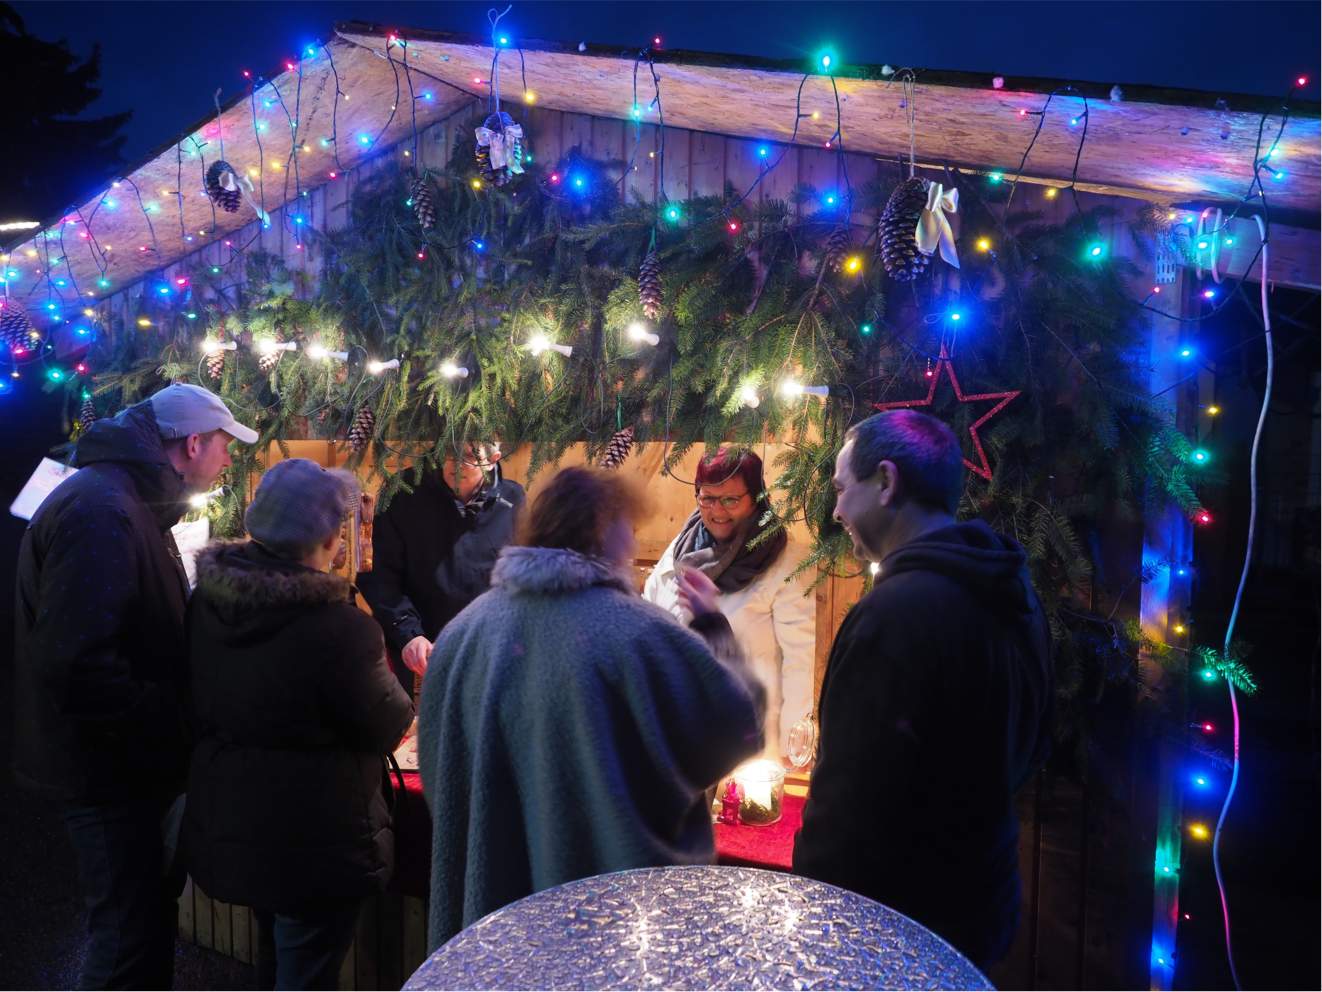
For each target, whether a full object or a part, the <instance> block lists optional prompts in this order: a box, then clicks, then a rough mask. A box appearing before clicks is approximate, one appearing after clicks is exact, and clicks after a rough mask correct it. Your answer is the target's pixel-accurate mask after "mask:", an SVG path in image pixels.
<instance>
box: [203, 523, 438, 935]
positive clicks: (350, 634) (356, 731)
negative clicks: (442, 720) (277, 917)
mask: <svg viewBox="0 0 1322 992" xmlns="http://www.w3.org/2000/svg"><path fill="white" fill-rule="evenodd" d="M197 575H198V582H197V590H196V592H195V593H194V594H193V600H192V603H190V604H189V610H188V644H189V654H190V662H191V665H192V669H193V698H194V702H195V706H196V712H197V730H198V744H197V747H196V748H195V749H194V751H193V763H192V768H191V769H190V771H189V776H188V803H187V806H186V808H185V812H184V847H185V853H186V856H187V857H188V863H189V870H190V872H191V874H192V876H193V878H194V879H195V880H196V881H197V883H198V885H199V886H201V887H202V890H203V891H205V892H206V893H207V894H208V895H209V896H211V897H212V898H214V899H220V900H222V901H224V902H235V903H241V904H243V905H247V906H252V907H254V908H255V909H259V910H264V911H267V912H275V913H282V912H283V913H297V912H299V911H301V910H305V909H307V908H315V907H317V906H318V905H324V904H325V903H327V902H331V901H341V902H342V901H344V900H346V899H351V898H354V897H357V896H365V895H368V894H371V893H373V892H378V891H380V890H381V889H382V888H384V886H385V884H386V882H387V881H389V879H390V875H391V872H392V871H393V869H394V860H395V858H394V835H393V833H392V832H391V826H390V806H389V800H388V798H387V795H388V793H387V791H386V790H388V789H389V783H388V781H387V779H386V776H385V764H384V758H383V755H384V752H386V751H388V750H390V749H391V748H393V747H394V746H395V744H397V743H398V741H399V739H400V737H401V736H402V735H403V733H404V731H405V729H406V728H407V727H408V725H409V721H410V720H411V719H412V718H413V705H412V703H411V702H410V701H409V698H408V696H406V695H405V694H404V691H403V690H402V689H401V688H400V686H399V683H398V682H397V681H396V679H395V677H394V676H393V675H392V674H391V672H390V669H389V667H388V666H387V665H386V660H385V649H384V646H383V644H382V643H381V632H380V630H379V629H378V628H377V625H376V623H374V622H373V620H372V618H371V617H369V616H367V615H366V614H365V613H363V612H362V611H360V610H359V609H358V608H357V607H355V606H354V605H353V604H352V601H351V596H352V587H351V586H350V585H349V583H348V582H347V581H346V580H344V579H342V578H340V577H338V576H335V575H328V574H326V573H324V572H318V571H316V570H314V569H311V568H308V567H307V566H304V565H300V564H297V563H293V562H289V561H286V560H283V559H280V558H276V557H274V556H272V555H270V554H268V553H267V552H265V551H263V550H262V549H261V548H260V547H259V546H258V545H256V544H252V543H237V544H220V545H213V546H212V547H210V548H208V549H207V550H206V551H204V552H203V553H202V555H201V556H199V559H198V571H197Z"/></svg>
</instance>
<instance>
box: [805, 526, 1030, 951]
mask: <svg viewBox="0 0 1322 992" xmlns="http://www.w3.org/2000/svg"><path fill="white" fill-rule="evenodd" d="M1051 691H1052V678H1051V664H1050V637H1049V634H1048V630H1047V626H1046V622H1045V618H1044V615H1043V612H1042V607H1041V604H1040V603H1039V602H1038V599H1037V595H1036V594H1035V593H1034V591H1033V588H1032V586H1031V585H1030V584H1029V580H1028V573H1027V570H1026V568H1025V555H1024V551H1023V549H1022V548H1020V547H1019V545H1018V544H1016V543H1015V542H1013V541H1011V540H1009V539H1007V538H1004V537H1001V536H1000V535H998V534H996V533H995V532H994V531H993V530H992V529H991V528H990V527H988V526H987V525H986V524H984V523H982V522H981V521H972V522H969V523H961V524H955V525H952V526H950V527H945V528H942V529H940V530H937V531H933V532H931V533H929V534H926V535H924V536H923V537H921V538H919V539H918V540H916V541H914V542H912V543H910V544H907V545H905V546H904V547H902V548H900V549H899V550H897V551H895V552H894V553H892V554H891V555H890V556H888V557H887V558H886V559H885V560H884V561H883V562H882V563H881V571H880V575H879V577H878V580H877V584H876V587H875V588H874V589H873V590H872V592H870V593H869V594H868V595H867V596H865V597H864V598H863V600H862V601H861V602H859V603H858V605H856V606H855V607H854V608H853V609H852V610H851V611H850V612H849V614H848V616H846V617H845V621H844V623H843V624H842V625H841V627H840V632H839V634H837V635H836V639H835V644H834V645H833V646H832V649H831V656H830V659H829V661H828V662H827V669H826V675H825V679H824V681H823V683H822V694H821V702H820V707H819V714H820V719H821V747H820V751H819V754H818V759H817V765H816V767H815V769H814V770H813V775H812V783H811V786H810V790H809V794H808V801H807V805H806V806H805V808H804V815H803V828H802V830H801V831H800V832H799V835H798V837H797V838H796V842H795V846H794V870H795V871H796V872H798V873H800V874H803V875H810V876H812V877H814V878H818V879H821V880H822V881H825V882H831V883H833V884H835V885H839V886H842V887H844V888H847V889H852V890H854V891H855V892H860V893H862V894H863V895H866V896H869V897H871V898H873V899H876V900H877V901H879V902H882V903H885V904H886V905H887V906H890V907H892V908H894V909H897V910H899V911H900V912H902V913H906V914H907V915H909V916H911V917H913V918H914V919H916V920H917V921H918V922H919V923H922V924H923V925H925V926H927V927H930V928H931V929H933V930H935V931H936V932H937V933H939V934H940V935H941V936H943V937H945V938H946V939H947V940H949V941H950V942H951V943H953V944H954V945H955V946H956V947H958V948H959V949H960V950H962V951H963V952H964V953H965V954H967V955H968V956H969V957H970V958H972V960H973V961H974V962H976V963H978V964H980V965H984V966H985V965H987V964H990V963H992V962H994V961H996V960H998V959H999V958H1000V957H1002V956H1004V953H1005V951H1006V949H1007V948H1008V946H1009V943H1010V940H1011V938H1012V937H1013V936H1014V931H1015V927H1016V924H1017V914H1018V907H1019V875H1018V868H1017V866H1018V845H1017V838H1018V822H1017V820H1016V818H1015V812H1014V808H1013V805H1012V797H1013V794H1014V792H1015V791H1016V790H1017V789H1018V788H1019V786H1020V785H1021V784H1022V783H1023V782H1024V781H1025V779H1027V778H1028V777H1029V775H1031V774H1032V772H1033V771H1034V770H1035V768H1036V766H1037V763H1038V762H1040V760H1041V758H1042V756H1043V748H1044V746H1045V741H1046V737H1047V730H1048V728H1047V712H1048V705H1049V701H1050V697H1051Z"/></svg>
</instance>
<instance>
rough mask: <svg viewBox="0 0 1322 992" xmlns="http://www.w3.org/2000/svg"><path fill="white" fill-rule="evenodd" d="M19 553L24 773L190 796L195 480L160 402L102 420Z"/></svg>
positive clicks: (68, 786) (68, 792) (62, 792)
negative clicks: (175, 456) (190, 530)
mask: <svg viewBox="0 0 1322 992" xmlns="http://www.w3.org/2000/svg"><path fill="white" fill-rule="evenodd" d="M74 465H76V466H77V467H78V468H79V471H78V472H76V473H74V474H73V475H72V476H70V477H69V478H67V479H65V480H64V481H63V482H61V483H60V484H59V485H58V486H57V487H56V488H55V490H54V491H53V492H52V493H51V494H50V495H49V496H48V497H47V498H46V500H45V501H44V502H43V503H42V504H41V506H40V507H39V508H38V509H37V512H36V513H35V514H34V515H33V517H32V520H31V522H30V523H29V525H28V529H27V532H26V533H25V534H24V535H23V542H22V545H21V546H20V548H19V553H18V568H17V576H16V582H15V609H14V669H15V680H14V689H15V691H14V696H15V703H16V706H17V712H16V715H15V721H14V726H15V742H14V771H15V776H16V778H17V779H18V781H19V782H20V783H21V784H24V785H26V786H28V787H30V788H33V789H36V790H38V791H40V792H43V793H45V794H47V795H49V796H51V797H53V798H58V799H63V800H69V801H79V802H101V801H106V800H110V799H115V800H121V799H125V798H135V797H145V796H149V795H164V796H169V795H176V794H178V793H179V792H180V791H181V790H182V789H183V784H184V775H185V770H186V769H187V767H188V750H189V739H188V733H187V729H186V727H187V719H186V690H187V683H188V679H187V672H186V669H185V651H184V609H185V607H186V604H187V600H188V580H187V578H186V576H185V574H184V569H183V565H182V563H181V562H180V560H179V552H178V549H177V548H176V547H175V543H174V537H173V536H172V535H171V533H170V528H171V527H172V526H173V525H174V524H175V523H177V522H178V520H179V518H180V517H181V516H182V515H183V512H184V509H185V504H184V502H183V500H184V484H183V479H182V477H181V476H180V475H179V473H178V472H176V471H175V470H174V468H173V466H171V464H170V462H169V459H168V458H167V457H166V454H165V449H164V447H163V446H162V444H161V437H160V431H159V430H158V428H157V426H156V417H155V415H154V414H153V412H152V407H151V403H150V402H143V403H139V404H137V405H135V406H132V407H129V408H128V409H126V410H123V411H121V412H120V413H119V414H118V415H117V416H116V417H114V418H112V419H106V420H98V421H97V422H96V423H95V424H93V425H92V427H91V428H90V429H89V430H88V432H87V433H86V434H85V435H84V436H83V438H82V439H81V440H80V441H79V442H78V447H77V450H76V453H75V456H74Z"/></svg>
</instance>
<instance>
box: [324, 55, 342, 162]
mask: <svg viewBox="0 0 1322 992" xmlns="http://www.w3.org/2000/svg"><path fill="white" fill-rule="evenodd" d="M321 50H322V51H323V52H325V53H326V62H327V64H328V65H329V66H330V71H331V78H332V79H333V80H334V81H335V95H334V97H333V98H332V99H331V136H330V142H331V154H332V155H333V156H334V157H335V169H336V171H338V172H343V171H344V166H343V165H341V164H340V142H339V138H340V129H339V114H340V96H341V95H342V92H341V90H340V73H339V71H338V70H337V69H336V68H335V54H334V53H333V52H332V51H331V50H330V45H328V44H327V45H322V46H321Z"/></svg>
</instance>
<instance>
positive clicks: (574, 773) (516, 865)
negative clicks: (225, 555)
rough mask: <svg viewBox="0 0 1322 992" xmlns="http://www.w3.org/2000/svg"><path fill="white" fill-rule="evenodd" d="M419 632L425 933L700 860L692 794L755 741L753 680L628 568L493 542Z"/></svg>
mask: <svg viewBox="0 0 1322 992" xmlns="http://www.w3.org/2000/svg"><path fill="white" fill-rule="evenodd" d="M491 585H492V587H491V590H490V591H489V592H487V593H484V594H483V595H482V596H479V597H478V598H477V599H476V600H475V601H474V602H473V603H472V604H471V605H470V606H468V607H467V608H466V609H465V610H464V611H463V612H462V613H460V614H459V616H457V617H456V618H455V619H454V620H453V621H452V622H451V623H450V625H449V626H447V627H446V628H445V633H444V636H442V637H441V638H440V639H438V640H437V642H436V648H435V650H434V651H433V652H432V656H431V661H430V663H429V666H428V668H427V677H426V678H425V679H424V680H423V688H422V701H421V704H420V705H419V708H418V763H419V768H420V770H421V772H422V783H423V787H424V789H425V791H426V796H427V805H428V807H429V808H430V809H431V813H432V872H431V905H430V915H429V927H428V942H429V944H430V946H432V947H436V946H438V945H439V944H440V943H442V942H443V941H445V940H447V939H449V938H450V937H451V936H453V935H454V934H455V933H457V932H458V931H459V930H460V929H461V928H463V927H465V926H467V925H468V924H470V923H472V922H474V921H475V920H477V919H479V918H480V917H482V916H484V915H486V914H487V913H489V912H491V911H492V910H494V909H497V908H499V907H500V906H503V905H505V904H506V903H510V902H513V901H514V900H516V899H520V898H522V897H523V896H526V895H529V894H531V893H533V892H537V891H539V890H541V889H545V888H549V887H550V886H553V885H559V884H561V883H562V882H568V881H571V880H573V879H576V878H585V877H587V876H589V875H598V874H601V873H603V872H611V871H622V870H624V869H627V868H646V867H652V866H657V865H669V864H696V863H703V862H710V861H711V860H712V858H713V847H712V828H711V814H710V811H709V809H708V806H707V799H706V795H705V793H704V790H705V789H707V788H709V787H710V786H712V785H714V784H715V783H716V781H717V779H719V778H720V776H721V775H723V774H725V773H726V772H728V771H729V770H730V769H731V768H733V767H734V766H735V765H736V764H737V763H738V762H739V761H740V760H741V759H743V758H746V757H748V756H749V755H752V754H755V753H756V752H757V750H758V749H759V748H760V747H761V744H762V735H761V718H762V712H763V709H764V707H765V702H766V697H765V691H764V690H763V689H762V686H761V683H759V682H758V681H757V679H756V677H755V676H753V675H752V674H751V673H750V672H749V671H748V669H747V668H746V667H745V666H744V665H743V664H742V663H741V662H740V661H738V660H737V659H735V658H733V657H731V655H729V654H725V653H724V651H727V650H728V649H729V648H730V647H733V645H734V643H735V642H734V636H733V634H732V633H731V632H730V627H729V624H728V623H727V622H726V621H725V620H724V618H722V617H721V616H720V615H719V614H714V615H708V616H706V617H702V618H700V620H701V621H702V622H703V631H704V636H705V637H709V638H710V639H711V640H713V641H715V642H716V644H717V648H716V650H718V651H720V652H722V653H723V654H724V657H727V658H730V659H731V660H730V663H728V664H727V663H725V662H724V661H718V660H717V658H716V657H714V656H713V649H711V648H708V646H707V644H704V643H703V640H702V639H700V638H699V637H698V636H696V635H695V634H693V633H690V632H689V631H688V630H685V629H684V628H683V627H681V626H680V625H679V623H678V622H677V621H676V620H675V619H674V618H673V617H671V616H670V615H669V614H668V613H666V612H665V611H664V610H662V609H661V608H660V607H657V606H653V605H652V604H651V603H647V602H644V601H643V600H642V599H641V598H640V597H639V596H638V594H637V593H636V592H635V591H634V587H633V580H632V577H631V576H629V575H628V574H626V573H624V572H622V571H621V570H618V569H616V568H613V567H612V566H611V565H609V564H608V563H606V562H603V561H601V560H600V559H596V558H588V557H585V556H583V555H579V554H576V553H575V552H573V551H568V550H564V549H559V548H525V547H514V548H506V549H505V551H504V552H502V554H501V557H500V560H499V561H498V562H497V564H496V568H495V571H494V573H493V574H492V579H491Z"/></svg>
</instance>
